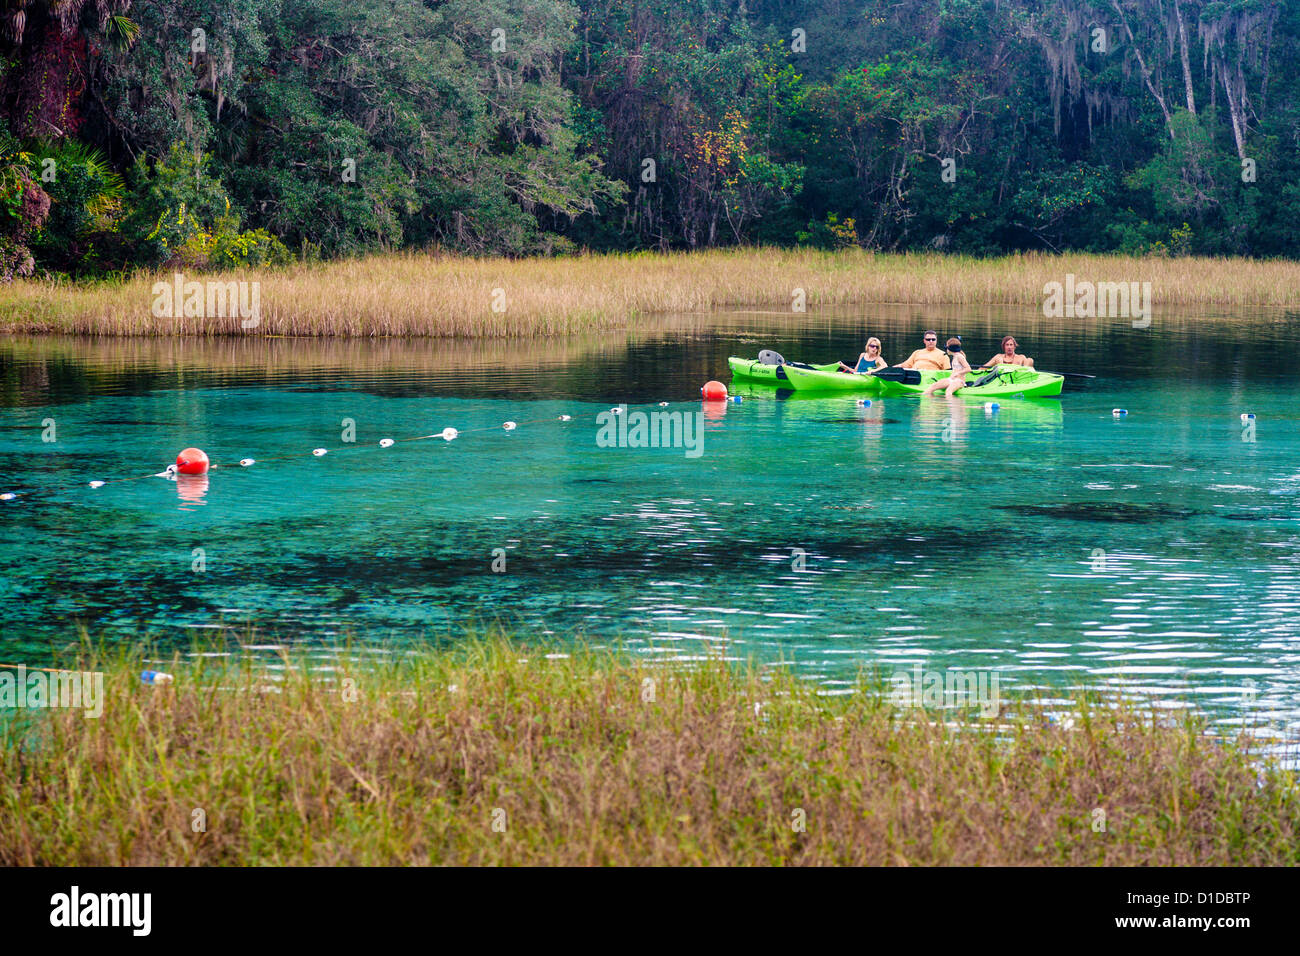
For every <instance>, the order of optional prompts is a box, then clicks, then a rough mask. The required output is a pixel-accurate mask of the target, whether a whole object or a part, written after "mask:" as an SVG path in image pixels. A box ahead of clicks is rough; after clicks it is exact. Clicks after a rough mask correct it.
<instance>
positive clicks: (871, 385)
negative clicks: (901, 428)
mask: <svg viewBox="0 0 1300 956" xmlns="http://www.w3.org/2000/svg"><path fill="white" fill-rule="evenodd" d="M838 367H839V366H832V368H838ZM884 371H886V372H889V373H893V374H896V373H897V370H895V369H886V370H884ZM947 374H948V373H947V372H940V371H935V370H927V371H924V372H919V371H918V372H917V373H916V375H917V376H919V377H920V380H921V387H922V388H924V387H925V386H926V385H929V384H930V383H931V382H933V381H934V380H935V379H936V378H943V377H944V376H946V375H947ZM785 377H786V381H787V382H789V387H790V388H793V389H796V390H798V391H801V392H878V393H880V394H881V395H884V394H887V393H886V392H885V390H884V388H885V385H887V384H888V382H886V380H885V379H882V378H877V377H876V376H875V375H855V374H853V373H851V372H839V371H823V370H818V369H803V368H797V367H795V368H792V367H790V366H788V365H787V366H786V367H785Z"/></svg>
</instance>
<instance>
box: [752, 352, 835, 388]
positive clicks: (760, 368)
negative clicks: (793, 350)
mask: <svg viewBox="0 0 1300 956" xmlns="http://www.w3.org/2000/svg"><path fill="white" fill-rule="evenodd" d="M727 365H729V366H730V367H731V374H732V375H733V376H734V377H735V378H739V379H745V380H746V381H750V382H762V383H766V384H768V385H780V386H782V387H784V388H790V387H791V386H790V385H789V384H788V383H787V382H786V380H785V378H784V376H782V375H778V374H777V371H776V370H777V369H779V368H780V369H785V368H796V367H797V368H805V367H806V368H808V369H811V370H813V371H817V372H834V371H835V370H836V369H837V368H839V367H840V363H839V362H831V363H830V364H829V365H808V366H802V365H800V366H791V365H765V364H763V363H762V362H760V361H758V360H757V359H746V358H736V357H734V356H733V357H732V358H729V359H727Z"/></svg>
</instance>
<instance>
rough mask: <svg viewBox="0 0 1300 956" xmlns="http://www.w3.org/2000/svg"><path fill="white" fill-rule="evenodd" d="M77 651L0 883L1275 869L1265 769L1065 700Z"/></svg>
mask: <svg viewBox="0 0 1300 956" xmlns="http://www.w3.org/2000/svg"><path fill="white" fill-rule="evenodd" d="M82 653H83V657H82V659H81V660H80V662H79V664H78V666H79V667H82V668H85V669H89V670H96V669H99V670H103V671H105V672H106V674H107V677H106V688H107V694H106V697H107V700H106V704H105V709H104V714H103V716H102V717H101V718H99V719H87V718H85V717H83V716H82V714H81V712H80V711H71V710H46V711H41V712H24V713H26V714H27V717H26V719H23V720H19V719H14V718H13V717H12V715H13V714H14V713H15V712H10V715H9V717H10V719H7V720H0V736H2V737H3V738H4V739H3V740H2V741H0V744H2V745H3V746H2V747H0V865H51V864H60V865H64V864H74V865H155V864H164V865H192V864H201V865H222V864H228V865H249V864H274V865H283V864H304V865H352V864H578V865H590V864H630V865H640V864H674V865H677V864H688V865H691V864H736V865H764V864H782V865H784V864H800V865H816V864H871V865H875V864H898V865H916V864H988V865H994V864H1107V865H1146V864H1188V865H1211V864H1213V865H1221V864H1231V865H1280V864H1295V863H1297V862H1298V861H1300V790H1298V789H1297V786H1296V781H1295V779H1294V776H1293V775H1292V774H1291V773H1289V772H1286V771H1282V770H1278V769H1273V768H1271V767H1267V766H1265V767H1264V768H1263V769H1261V767H1260V765H1259V764H1258V763H1257V762H1256V761H1254V760H1253V759H1252V757H1251V755H1250V753H1249V748H1247V747H1245V746H1244V745H1242V744H1240V743H1239V742H1233V741H1221V740H1216V739H1213V738H1210V737H1208V736H1206V735H1205V734H1204V732H1203V731H1204V728H1203V727H1202V726H1201V725H1200V724H1199V723H1198V722H1197V721H1196V719H1195V718H1194V717H1183V718H1181V719H1179V720H1177V721H1174V722H1169V723H1160V724H1153V723H1152V722H1150V721H1149V720H1148V719H1145V718H1143V717H1142V716H1141V715H1140V714H1139V713H1137V712H1135V711H1134V710H1132V709H1130V708H1128V707H1126V706H1123V705H1115V703H1114V702H1105V703H1101V704H1099V703H1098V702H1097V701H1095V700H1089V699H1087V698H1085V697H1082V696H1081V697H1080V698H1079V699H1078V701H1077V704H1076V706H1077V707H1078V709H1079V711H1080V715H1079V718H1078V723H1077V726H1075V727H1073V728H1066V727H1064V726H1062V725H1059V724H1055V723H1049V722H1047V721H1046V720H1044V719H1042V718H1041V716H1039V713H1038V711H1037V710H1036V709H1035V708H1034V707H1032V706H1031V705H1029V704H1028V703H1022V704H1019V705H1013V706H1010V707H1008V708H1007V709H1006V710H1005V711H1004V712H1003V714H1002V715H1001V717H1000V718H999V719H998V720H997V721H981V720H978V719H975V718H973V717H972V718H969V719H967V718H965V717H963V716H961V715H956V714H951V713H950V714H948V715H947V716H940V715H938V714H934V713H926V712H924V711H918V710H914V709H910V708H908V709H903V710H900V709H898V708H896V707H894V706H893V705H892V703H891V701H890V700H889V698H888V696H887V695H886V694H883V693H882V691H881V688H880V687H879V685H873V684H872V682H870V681H865V680H864V681H863V682H862V683H861V685H860V686H859V688H858V690H857V692H855V693H851V694H847V695H843V696H833V697H828V696H822V695H819V694H818V693H817V689H816V687H815V686H813V685H811V684H809V683H808V682H805V681H801V680H799V679H798V678H796V677H793V676H790V675H789V674H788V673H787V672H786V669H785V668H779V667H777V668H769V669H763V668H759V667H756V666H738V665H734V664H726V663H723V662H721V661H710V662H705V663H700V664H695V665H691V666H689V667H685V666H682V665H678V666H676V667H670V666H668V665H665V664H664V663H663V662H661V661H656V660H649V659H644V658H634V657H630V656H625V655H622V654H619V653H616V652H613V651H590V650H581V649H579V650H576V651H573V653H572V654H571V656H567V657H559V658H555V657H548V656H547V655H545V654H544V653H543V652H542V650H540V649H537V648H523V647H521V646H520V645H518V644H512V643H510V642H509V641H507V640H505V639H484V640H477V639H476V640H472V641H470V642H469V643H467V644H462V645H459V646H456V647H452V648H443V649H438V648H434V647H429V648H423V649H419V650H416V651H413V652H410V653H406V654H401V655H394V656H393V658H392V659H391V660H389V661H385V662H381V663H377V662H376V661H375V659H374V658H373V656H372V657H370V658H369V659H368V661H369V662H368V663H361V659H360V658H359V657H356V656H351V655H349V654H348V653H347V652H342V653H340V654H339V655H338V658H337V660H336V661H335V668H334V669H333V670H328V671H326V670H322V667H321V660H320V659H319V654H318V655H317V657H316V659H314V660H308V659H306V657H305V656H300V657H297V658H295V657H293V656H286V657H285V658H284V659H283V661H282V665H283V666H282V668H281V669H279V670H278V671H268V669H267V661H266V660H265V659H264V658H262V659H258V660H257V661H256V662H255V663H254V662H251V661H250V659H248V658H243V659H241V658H239V657H238V656H235V657H226V658H222V657H206V658H204V657H197V656H191V657H186V658H184V659H176V660H174V661H173V663H172V664H171V665H170V668H169V669H171V670H173V671H174V672H175V673H176V675H177V680H176V683H175V684H174V685H172V686H170V687H154V686H146V685H143V684H141V683H140V681H139V678H138V674H139V671H140V668H141V666H142V657H141V655H140V654H139V653H138V652H134V653H125V654H122V655H120V656H116V657H111V656H110V657H104V656H103V655H99V654H97V653H95V652H94V651H93V650H86V651H83V652H82ZM309 665H310V666H309ZM324 675H328V677H329V679H328V680H325V679H323V677H324ZM272 677H274V678H275V679H271V678H272ZM33 715H34V716H33ZM1098 810H1101V811H1104V818H1103V817H1102V816H1099V815H1098V813H1097V811H1098ZM196 811H201V815H200V814H199V813H196ZM196 821H200V822H201V823H202V826H201V827H200V826H198V825H196ZM801 821H802V822H803V827H802V829H801V828H800V826H799V824H800V822H801ZM1103 824H1104V825H1103Z"/></svg>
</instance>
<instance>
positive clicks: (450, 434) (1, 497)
mask: <svg viewBox="0 0 1300 956" xmlns="http://www.w3.org/2000/svg"><path fill="white" fill-rule="evenodd" d="M554 421H560V422H569V421H573V416H572V415H559V416H556V417H552V418H534V419H532V420H530V421H524V422H502V423H501V424H500V425H482V426H479V427H477V428H452V427H450V426H448V427H447V428H444V429H443V430H442V431H440V432H434V433H433V434H431V435H412V436H410V437H409V438H381V439H380V440H379V443H378V444H379V447H380V448H391V447H392V446H394V445H399V444H405V443H407V442H413V441H427V440H428V439H430V438H441V439H442V440H443V441H447V442H451V441H455V440H456V439H457V438H459V437H460V436H461V435H470V434H473V433H475V432H488V431H496V430H497V429H498V428H501V429H504V430H505V431H507V432H512V431H514V430H515V429H516V428H518V427H519V426H520V425H540V424H543V423H545V422H554ZM365 447H368V446H365V445H355V444H352V443H348V444H347V445H344V446H343V447H341V448H337V449H336V450H337V451H356V450H358V449H360V448H365ZM329 451H330V449H328V448H313V449H312V450H311V452H310V454H311V455H312V456H313V457H316V458H322V457H324V456H325V455H327V454H329ZM191 452H193V453H194V455H193V457H192V460H190V453H191ZM301 457H303V455H302V454H301V453H297V454H291V455H274V456H272V457H270V458H241V459H240V460H239V461H237V462H222V463H217V464H209V463H208V460H207V455H205V454H203V452H201V451H199V450H198V449H197V448H187V449H185V450H184V451H183V452H181V453H180V455H178V456H177V459H176V464H174V465H168V466H167V467H166V468H165V469H163V470H162V471H159V472H151V473H149V474H147V475H130V476H128V477H126V478H109V479H107V480H104V481H91V482H87V485H88V486H89V487H91V488H103V487H104V486H106V485H120V484H123V483H125V482H128V481H139V480H141V479H142V478H167V479H170V480H173V481H174V480H175V479H177V478H179V477H200V476H202V475H205V474H207V473H208V472H209V471H211V470H212V469H214V468H248V467H251V466H252V465H256V464H260V463H262V462H270V461H291V460H293V459H296V458H301ZM190 467H193V469H194V470H188V471H187V470H186V469H187V468H190ZM54 493H55V492H54V491H53V490H49V491H41V490H34V491H6V492H4V493H3V494H0V501H13V500H15V499H17V498H31V497H34V496H38V495H42V494H54Z"/></svg>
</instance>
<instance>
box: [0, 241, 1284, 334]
mask: <svg viewBox="0 0 1300 956" xmlns="http://www.w3.org/2000/svg"><path fill="white" fill-rule="evenodd" d="M1067 273H1074V274H1075V275H1076V276H1077V277H1078V278H1079V279H1081V280H1082V279H1088V280H1090V281H1113V282H1150V283H1151V284H1152V297H1153V300H1154V302H1155V304H1156V305H1157V306H1189V307H1206V308H1209V307H1235V308H1240V307H1261V308H1268V309H1274V310H1286V309H1295V308H1298V307H1300V263H1296V262H1289V261H1258V260H1249V259H1192V258H1181V259H1180V258H1133V257H1123V256H1086V255H1065V256H1056V255H1041V254H1024V255H1016V256H1005V257H1001V258H995V259H975V258H970V257H965V256H949V255H940V254H905V255H896V254H873V253H868V252H864V251H862V250H849V251H843V252H836V253H828V252H816V251H809V250H778V249H740V250H715V251H708V252H694V253H668V254H662V253H638V254H624V255H583V256H573V257H566V258H548V259H540V258H538V259H517V260H507V259H471V258H462V257H455V256H446V255H438V254H423V253H413V252H406V253H394V254H384V255H374V256H369V257H365V258H360V259H354V260H345V261H335V262H329V263H315V264H301V265H295V266H292V267H289V268H286V269H282V270H274V271H271V270H268V271H264V272H246V273H245V272H241V273H228V274H223V275H198V274H195V275H187V276H186V278H187V279H191V280H198V281H208V280H220V281H229V280H236V281H238V280H256V281H259V282H260V283H261V325H260V326H259V327H258V328H257V330H256V331H255V332H253V333H248V332H244V331H243V330H242V329H241V328H240V319H239V318H238V317H228V318H177V319H171V318H155V317H154V316H153V315H152V314H151V312H150V308H151V305H152V303H153V295H152V292H151V287H152V285H153V283H154V282H155V281H159V280H163V281H171V275H172V274H171V273H170V272H169V273H166V274H161V273H160V274H158V275H145V274H141V275H139V276H136V277H134V278H130V279H123V280H118V281H114V282H100V283H73V282H67V281H63V282H50V281H28V280H23V281H17V282H13V283H10V284H8V285H6V286H3V287H0V332H8V333H23V332H40V333H46V332H60V333H70V334H90V335H250V334H252V335H257V336H266V335H293V336H316V335H342V336H439V337H449V336H474V337H514V336H535V335H568V334H573V333H576V332H610V331H618V330H624V329H634V328H638V327H639V325H640V324H641V323H643V322H644V321H645V320H646V319H647V318H648V317H650V316H653V315H656V314H665V313H675V314H688V313H701V312H711V311H713V310H718V309H726V308H730V307H736V306H765V307H769V308H771V309H772V310H773V311H775V312H781V313H785V314H793V313H792V311H791V306H792V301H793V296H794V290H795V289H803V290H804V292H805V294H806V299H807V307H808V308H809V309H810V310H816V309H819V308H825V307H831V306H836V305H846V304H851V303H861V304H867V303H914V304H918V305H940V304H950V305H977V304H985V305H987V304H1003V305H1019V306H1032V307H1037V306H1039V305H1041V303H1042V301H1043V298H1044V296H1043V286H1044V284H1045V283H1047V282H1052V281H1057V282H1061V281H1064V279H1065V276H1066V274H1067ZM498 289H500V290H502V292H503V293H504V296H505V298H504V303H505V309H504V311H501V312H495V311H493V302H494V291H495V290H498ZM496 301H500V300H496Z"/></svg>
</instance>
